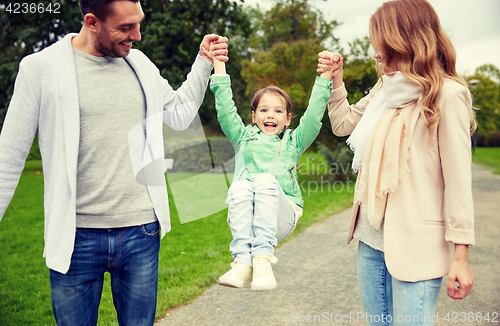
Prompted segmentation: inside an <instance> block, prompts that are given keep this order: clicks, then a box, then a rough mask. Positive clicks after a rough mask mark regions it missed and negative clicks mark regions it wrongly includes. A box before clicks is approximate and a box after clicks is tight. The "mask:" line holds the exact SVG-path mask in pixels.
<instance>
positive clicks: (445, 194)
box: [328, 79, 474, 282]
mask: <svg viewBox="0 0 500 326" xmlns="http://www.w3.org/2000/svg"><path fill="white" fill-rule="evenodd" d="M372 96H373V94H372V93H370V94H368V95H367V96H366V97H364V98H363V99H361V100H360V101H359V102H358V103H357V104H356V105H351V106H349V103H348V102H347V98H346V97H347V92H346V90H345V87H344V86H342V87H340V88H338V89H335V90H333V92H332V94H331V96H330V100H329V101H328V114H329V117H330V122H331V124H332V130H333V133H334V134H335V135H337V136H346V135H349V134H350V133H351V132H352V131H353V130H354V128H355V127H356V125H357V124H358V122H359V120H360V119H361V116H362V115H363V112H364V110H365V108H366V106H367V105H368V103H369V101H370V99H371V98H372ZM437 103H438V106H439V108H440V109H441V116H440V120H439V124H438V127H437V141H436V140H435V139H433V138H432V137H431V135H430V134H429V129H428V127H427V124H426V122H425V120H424V117H423V114H421V115H420V117H419V120H418V121H417V124H416V127H415V131H414V133H413V139H412V140H411V143H410V148H409V158H408V166H409V168H410V176H409V179H406V180H400V181H399V183H400V184H399V190H397V191H396V192H394V193H390V194H389V196H388V199H387V207H386V212H385V221H384V253H385V261H386V265H387V268H388V270H389V272H390V274H391V275H392V276H393V277H395V278H396V279H398V280H401V281H409V282H415V281H421V280H428V279H433V278H437V277H441V276H444V275H446V274H448V269H449V266H450V263H451V259H452V255H451V251H450V243H456V244H466V245H473V244H474V208H473V202H472V189H471V143H470V133H469V132H470V114H471V107H472V103H471V96H470V92H469V90H468V89H467V88H466V87H464V86H463V85H461V84H459V83H458V82H455V81H452V80H450V79H445V80H444V83H443V87H442V89H441V91H440V93H439V96H438V98H437ZM413 105H416V104H413ZM359 205H360V203H359V202H354V205H353V211H352V219H351V226H350V228H349V235H348V243H350V242H351V240H352V239H353V236H352V235H353V232H354V227H355V225H356V222H357V217H358V209H359Z"/></svg>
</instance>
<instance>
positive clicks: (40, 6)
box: [5, 2, 61, 14]
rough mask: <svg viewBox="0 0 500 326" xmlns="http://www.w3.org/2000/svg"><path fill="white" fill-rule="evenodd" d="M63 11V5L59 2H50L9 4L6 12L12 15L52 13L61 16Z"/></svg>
mask: <svg viewBox="0 0 500 326" xmlns="http://www.w3.org/2000/svg"><path fill="white" fill-rule="evenodd" d="M60 10H61V4H60V3H57V2H54V3H52V2H49V3H46V4H45V3H27V2H24V3H18V2H13V3H9V4H7V7H5V11H6V12H8V13H10V14H35V13H39V14H43V13H52V14H59V13H60Z"/></svg>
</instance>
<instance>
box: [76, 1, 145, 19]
mask: <svg viewBox="0 0 500 326" xmlns="http://www.w3.org/2000/svg"><path fill="white" fill-rule="evenodd" d="M114 1H132V2H135V3H137V2H139V1H140V0H78V3H79V4H80V11H81V13H82V17H83V18H85V15H86V14H94V16H96V17H97V18H98V19H99V20H102V21H105V20H106V18H107V17H108V15H109V13H110V11H111V10H110V9H109V6H110V5H111V3H113V2H114Z"/></svg>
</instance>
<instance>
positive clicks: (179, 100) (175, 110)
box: [155, 54, 213, 130]
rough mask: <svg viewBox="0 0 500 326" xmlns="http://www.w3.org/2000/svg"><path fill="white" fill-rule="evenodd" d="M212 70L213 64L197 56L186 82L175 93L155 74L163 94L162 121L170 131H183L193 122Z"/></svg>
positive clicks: (165, 81) (164, 80) (166, 82)
mask: <svg viewBox="0 0 500 326" xmlns="http://www.w3.org/2000/svg"><path fill="white" fill-rule="evenodd" d="M212 68H213V64H212V63H211V62H209V61H208V60H207V59H205V58H203V57H201V56H200V55H199V54H198V55H197V57H196V60H195V61H194V63H193V65H192V67H191V71H190V72H189V74H188V75H187V77H186V80H185V81H184V82H183V83H182V85H181V86H180V87H179V88H178V89H177V90H175V91H174V90H173V89H172V87H171V86H170V85H169V83H168V81H167V80H166V79H164V78H163V77H162V76H161V75H160V74H159V72H157V77H158V84H159V85H160V86H161V88H162V90H161V91H162V92H163V110H164V111H163V121H164V122H165V123H166V124H167V125H169V126H170V127H171V128H172V129H174V130H184V129H186V128H187V127H189V125H190V124H191V122H192V121H193V119H194V117H195V116H196V114H197V113H198V109H199V107H200V105H201V104H202V102H203V99H204V97H205V91H206V89H207V86H208V79H209V77H210V73H211V72H212ZM155 69H156V67H155ZM156 71H158V70H157V69H156Z"/></svg>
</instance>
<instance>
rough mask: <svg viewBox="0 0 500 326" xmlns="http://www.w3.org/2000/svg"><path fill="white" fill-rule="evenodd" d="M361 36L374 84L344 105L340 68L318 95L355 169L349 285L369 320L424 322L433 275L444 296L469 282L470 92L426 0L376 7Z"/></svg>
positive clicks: (323, 61)
mask: <svg viewBox="0 0 500 326" xmlns="http://www.w3.org/2000/svg"><path fill="white" fill-rule="evenodd" d="M370 41H371V44H372V46H373V48H374V49H375V54H374V58H375V59H376V61H377V71H378V73H379V75H380V77H381V78H380V80H379V82H378V83H377V84H376V85H375V87H374V88H373V89H372V90H371V92H370V93H369V94H368V95H367V96H366V97H365V98H363V99H362V100H360V101H359V102H358V103H357V104H356V105H352V106H349V104H348V102H347V98H346V97H347V92H346V90H345V87H344V85H343V82H342V77H343V70H342V65H340V67H339V68H338V69H336V70H334V71H333V74H332V79H333V80H332V86H333V89H334V90H333V91H332V94H331V97H330V100H329V102H328V106H329V117H330V121H331V124H332V130H333V132H334V133H335V134H336V135H337V136H346V135H350V137H349V138H348V140H347V142H348V144H349V145H350V146H351V148H352V149H353V151H354V160H353V168H354V170H355V171H358V173H359V174H358V179H357V182H356V191H355V195H354V207H353V214H352V220H351V226H350V231H349V238H348V242H350V241H351V240H352V239H353V238H357V239H359V240H360V241H359V247H358V282H359V290H360V296H361V301H362V304H363V309H364V310H365V314H366V316H367V322H368V324H369V325H394V324H395V325H398V324H404V325H409V324H411V325H432V324H433V320H435V318H433V316H434V314H435V310H436V303H437V298H438V293H439V289H440V286H441V280H442V277H443V276H444V275H447V274H448V295H449V296H450V297H452V298H454V299H462V298H465V297H466V296H467V294H468V293H469V292H470V290H471V288H472V284H473V276H472V273H471V271H470V269H469V266H468V261H467V260H468V246H469V245H473V244H474V229H473V228H474V212H473V202H472V191H471V163H470V162H471V151H470V130H471V126H472V129H474V128H475V121H474V114H473V111H472V105H471V97H470V93H469V91H468V89H467V87H466V83H465V81H464V80H463V79H462V78H460V77H459V76H458V74H457V72H456V70H455V60H456V54H455V50H454V48H453V45H452V44H451V41H450V39H449V38H448V36H447V35H446V34H445V33H444V31H443V29H442V28H441V26H440V22H439V18H438V17H437V14H436V12H435V11H434V9H433V8H432V6H431V5H430V4H429V3H428V2H427V1H425V0H396V1H390V2H386V3H384V4H383V5H382V6H381V7H380V8H379V9H378V10H377V11H376V12H375V14H374V15H373V16H372V17H371V19H370ZM333 63H342V57H341V56H340V55H339V54H332V53H324V52H323V53H322V55H320V59H319V63H318V72H320V73H321V72H323V71H325V70H329V69H330V66H331V65H332V64H333ZM450 243H451V244H452V245H453V246H454V254H453V258H452V255H451V252H450ZM455 282H458V283H459V285H458V288H455Z"/></svg>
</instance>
